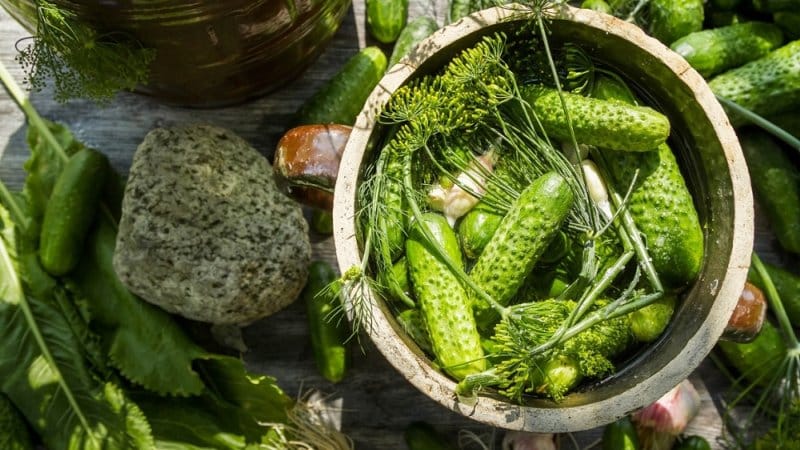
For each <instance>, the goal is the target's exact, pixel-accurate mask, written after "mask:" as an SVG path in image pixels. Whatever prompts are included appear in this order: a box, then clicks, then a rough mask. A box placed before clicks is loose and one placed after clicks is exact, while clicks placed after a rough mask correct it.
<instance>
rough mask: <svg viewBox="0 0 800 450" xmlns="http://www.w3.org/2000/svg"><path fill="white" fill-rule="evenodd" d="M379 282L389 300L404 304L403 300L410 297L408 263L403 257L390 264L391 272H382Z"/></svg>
mask: <svg viewBox="0 0 800 450" xmlns="http://www.w3.org/2000/svg"><path fill="white" fill-rule="evenodd" d="M380 280H381V284H382V286H383V288H384V289H385V290H386V293H387V294H388V295H389V298H391V299H392V300H393V301H395V302H403V303H405V299H404V298H405V297H408V298H410V296H411V295H412V293H411V282H410V281H409V279H408V261H407V260H406V258H405V257H402V258H400V259H398V260H397V262H395V263H394V264H392V268H391V270H387V271H384V272H382V273H381V275H380ZM398 304H399V303H398ZM409 306H410V305H409Z"/></svg>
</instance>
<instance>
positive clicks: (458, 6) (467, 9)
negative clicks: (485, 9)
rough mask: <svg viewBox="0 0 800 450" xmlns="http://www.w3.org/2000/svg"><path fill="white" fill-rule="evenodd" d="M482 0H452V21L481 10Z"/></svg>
mask: <svg viewBox="0 0 800 450" xmlns="http://www.w3.org/2000/svg"><path fill="white" fill-rule="evenodd" d="M481 3H482V0H450V20H449V22H450V23H453V22H456V21H458V20H461V19H462V18H464V17H467V16H468V15H470V14H472V13H473V12H475V11H478V10H480V9H481V8H480V7H481Z"/></svg>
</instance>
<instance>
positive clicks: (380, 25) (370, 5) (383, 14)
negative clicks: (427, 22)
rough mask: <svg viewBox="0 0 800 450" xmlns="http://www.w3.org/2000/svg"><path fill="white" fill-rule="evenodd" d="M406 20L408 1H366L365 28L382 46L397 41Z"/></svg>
mask: <svg viewBox="0 0 800 450" xmlns="http://www.w3.org/2000/svg"><path fill="white" fill-rule="evenodd" d="M407 19H408V0H367V26H368V28H369V31H370V33H372V36H374V37H375V39H377V40H378V41H380V42H382V43H384V44H389V43H392V42H394V41H395V40H396V39H397V37H398V36H399V35H400V32H401V31H402V30H403V27H405V26H406V20H407Z"/></svg>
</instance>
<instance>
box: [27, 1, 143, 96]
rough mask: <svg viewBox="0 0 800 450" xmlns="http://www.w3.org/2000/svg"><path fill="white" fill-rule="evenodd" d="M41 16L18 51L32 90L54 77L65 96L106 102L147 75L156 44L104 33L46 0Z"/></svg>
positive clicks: (59, 93)
mask: <svg viewBox="0 0 800 450" xmlns="http://www.w3.org/2000/svg"><path fill="white" fill-rule="evenodd" d="M36 21H37V22H36V35H35V36H34V37H33V38H32V42H31V43H29V44H28V45H27V46H26V47H24V48H21V49H19V54H18V55H17V61H18V62H19V63H20V64H21V65H22V67H23V69H24V70H25V72H26V78H25V82H26V84H27V85H28V86H29V87H30V88H31V89H32V90H34V91H40V90H41V89H43V88H44V86H45V85H46V84H47V82H48V80H49V79H51V78H52V80H53V83H54V88H55V98H56V100H58V101H60V102H65V101H67V100H69V99H71V98H79V97H83V98H89V99H92V100H95V101H98V102H104V101H108V100H110V98H111V97H112V96H113V95H114V94H115V93H116V92H118V91H120V90H133V89H134V88H135V87H136V86H138V85H140V84H143V83H145V82H146V81H147V79H148V76H149V73H150V64H151V63H152V62H153V60H154V59H155V50H153V49H148V48H144V47H143V46H142V45H141V43H139V42H137V41H136V40H134V39H133V38H132V37H131V36H128V35H126V34H124V33H106V34H102V33H100V32H98V31H97V30H95V29H94V28H92V27H91V26H89V25H87V24H86V23H84V22H82V21H81V20H79V19H78V18H77V17H76V15H75V14H74V13H72V12H71V11H69V10H67V9H64V8H62V7H59V6H56V5H55V4H53V3H50V2H47V1H44V0H41V1H38V2H37V7H36Z"/></svg>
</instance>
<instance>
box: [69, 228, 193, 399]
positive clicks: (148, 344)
mask: <svg viewBox="0 0 800 450" xmlns="http://www.w3.org/2000/svg"><path fill="white" fill-rule="evenodd" d="M86 245H87V247H86V250H85V253H84V256H83V258H81V262H80V263H79V264H78V267H77V268H76V269H75V271H74V272H72V274H71V275H70V287H71V288H72V289H75V290H76V291H77V292H79V293H80V296H81V297H82V298H85V299H86V302H87V307H88V310H89V314H90V316H91V317H92V320H93V324H92V325H93V327H95V328H96V329H97V331H98V333H100V334H101V336H102V338H103V341H104V342H105V347H106V349H107V352H108V356H109V358H110V360H111V364H112V365H113V366H114V367H116V368H117V369H119V371H120V372H121V373H122V374H123V375H124V376H125V377H126V378H128V379H130V380H131V381H133V382H134V383H137V384H140V385H142V386H143V387H144V388H145V389H148V390H151V391H154V392H157V393H159V394H169V395H180V396H186V395H198V394H200V393H201V392H202V391H203V382H202V380H201V379H200V376H199V375H198V374H197V372H195V370H194V369H193V367H192V364H193V362H194V361H195V360H196V359H198V358H201V357H203V356H204V355H205V353H206V352H205V350H203V349H202V348H200V347H199V346H198V345H197V344H195V343H194V342H192V341H191V340H190V339H189V338H188V337H187V336H186V334H185V333H184V332H183V330H182V329H181V328H180V327H179V326H178V325H177V323H176V322H175V321H174V320H173V319H172V317H171V316H170V315H169V314H167V313H166V312H165V311H164V310H162V309H160V308H158V307H156V306H154V305H152V304H149V303H146V302H144V301H142V300H141V299H139V298H137V297H136V296H135V295H133V294H132V293H131V292H130V291H129V290H128V289H127V288H126V287H125V286H124V285H123V284H122V282H121V281H120V280H119V278H118V277H117V274H116V273H115V272H114V267H113V265H112V259H113V256H114V247H115V245H116V230H115V229H114V227H113V226H112V225H111V224H110V223H109V220H107V219H106V218H105V217H102V218H101V220H99V221H98V223H97V224H96V227H95V228H94V229H93V230H92V231H91V233H90V235H89V237H88V239H87V244H86Z"/></svg>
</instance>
